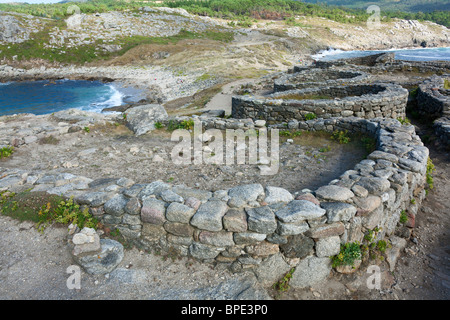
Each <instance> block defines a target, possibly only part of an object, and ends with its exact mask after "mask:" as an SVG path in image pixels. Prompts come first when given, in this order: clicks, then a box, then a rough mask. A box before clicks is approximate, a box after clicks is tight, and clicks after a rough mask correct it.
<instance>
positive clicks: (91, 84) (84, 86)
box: [0, 80, 139, 116]
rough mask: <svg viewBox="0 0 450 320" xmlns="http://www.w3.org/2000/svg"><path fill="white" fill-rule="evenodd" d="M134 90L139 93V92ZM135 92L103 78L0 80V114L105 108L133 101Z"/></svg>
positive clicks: (48, 112)
mask: <svg viewBox="0 0 450 320" xmlns="http://www.w3.org/2000/svg"><path fill="white" fill-rule="evenodd" d="M128 91H130V90H129V89H128ZM134 93H135V94H136V95H137V96H138V95H139V92H134ZM132 94H133V93H132V92H128V93H126V92H125V90H124V89H123V88H121V87H120V86H118V85H116V84H114V83H103V82H101V81H87V80H54V81H53V80H39V81H26V82H6V83H0V116H2V115H11V114H16V113H33V114H36V115H41V114H50V113H53V112H57V111H61V110H65V109H70V108H77V109H80V110H85V111H93V112H102V110H103V109H104V108H108V107H115V106H121V105H123V104H125V103H126V102H130V101H132V100H133V99H130V97H131V95H132ZM127 99H128V101H127ZM137 99H138V98H136V100H137Z"/></svg>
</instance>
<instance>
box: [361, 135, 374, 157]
mask: <svg viewBox="0 0 450 320" xmlns="http://www.w3.org/2000/svg"><path fill="white" fill-rule="evenodd" d="M361 143H362V144H363V146H364V148H365V149H366V152H367V154H370V153H371V152H372V151H374V150H375V147H376V144H377V142H376V140H375V139H374V138H372V137H366V136H362V137H361Z"/></svg>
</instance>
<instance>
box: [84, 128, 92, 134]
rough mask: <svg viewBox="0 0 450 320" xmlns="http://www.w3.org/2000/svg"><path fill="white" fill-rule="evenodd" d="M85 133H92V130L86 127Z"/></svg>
mask: <svg viewBox="0 0 450 320" xmlns="http://www.w3.org/2000/svg"><path fill="white" fill-rule="evenodd" d="M83 131H84V132H86V133H89V132H90V131H91V129H89V127H84V128H83Z"/></svg>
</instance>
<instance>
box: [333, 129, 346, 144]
mask: <svg viewBox="0 0 450 320" xmlns="http://www.w3.org/2000/svg"><path fill="white" fill-rule="evenodd" d="M331 139H333V140H336V141H338V142H339V143H340V144H347V143H349V142H350V137H349V136H348V131H347V130H338V131H334V132H333V133H332V134H331Z"/></svg>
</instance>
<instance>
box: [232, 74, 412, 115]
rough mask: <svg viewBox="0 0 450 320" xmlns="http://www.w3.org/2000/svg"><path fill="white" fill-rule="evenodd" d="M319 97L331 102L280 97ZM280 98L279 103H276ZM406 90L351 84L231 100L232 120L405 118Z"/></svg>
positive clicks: (378, 85) (238, 97)
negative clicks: (309, 116) (308, 116)
mask: <svg viewBox="0 0 450 320" xmlns="http://www.w3.org/2000/svg"><path fill="white" fill-rule="evenodd" d="M288 95H290V96H299V97H300V98H301V96H305V97H308V96H313V95H316V96H318V97H320V96H322V95H326V96H332V97H337V98H333V99H326V98H325V99H319V98H317V99H308V98H306V99H297V98H293V99H289V98H288V99H283V96H284V97H286V96H288ZM278 98H279V99H278ZM407 100H408V90H406V89H404V88H402V87H401V86H398V85H394V84H386V83H377V84H354V85H346V86H320V87H318V88H307V89H300V90H289V91H284V92H278V93H274V94H271V95H268V96H266V97H264V98H256V97H252V96H234V97H233V98H232V117H233V118H237V119H245V118H251V119H254V120H255V119H263V120H266V121H271V122H282V121H287V120H289V119H296V120H298V121H304V120H307V119H308V118H307V115H308V114H311V113H313V114H314V115H315V116H317V117H320V118H324V119H327V118H332V117H359V118H365V119H371V118H378V117H380V118H394V119H396V118H404V117H405V108H406V103H407Z"/></svg>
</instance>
